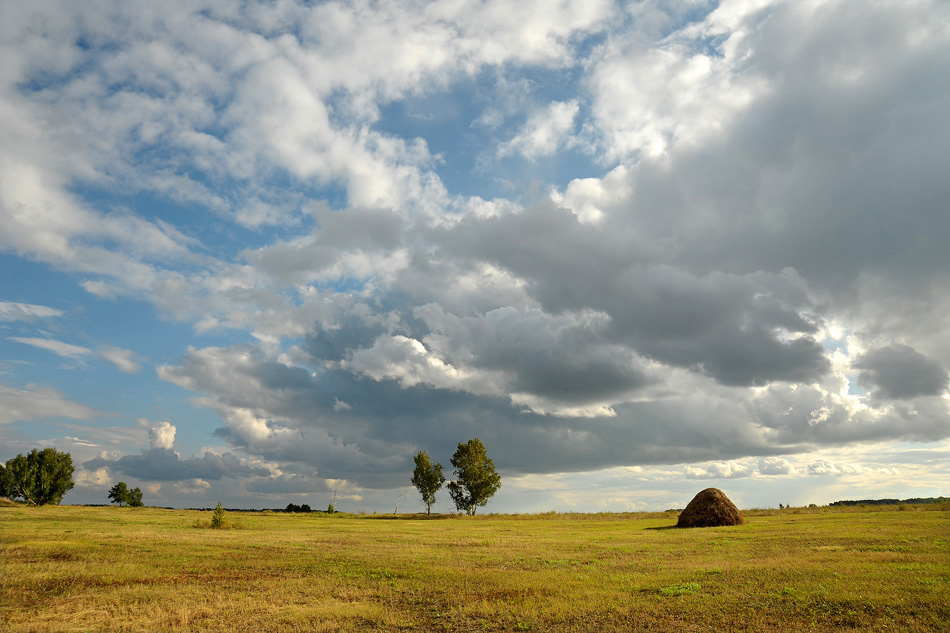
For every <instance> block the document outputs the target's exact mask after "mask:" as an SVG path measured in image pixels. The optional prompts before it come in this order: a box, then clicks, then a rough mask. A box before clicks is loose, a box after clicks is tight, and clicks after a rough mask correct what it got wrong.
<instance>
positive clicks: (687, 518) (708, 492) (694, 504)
mask: <svg viewBox="0 0 950 633" xmlns="http://www.w3.org/2000/svg"><path fill="white" fill-rule="evenodd" d="M741 523H742V514H741V513H740V512H739V508H737V507H736V505H735V504H734V503H733V502H732V501H730V500H729V497H727V496H726V495H725V493H724V492H723V491H722V490H719V489H718V488H706V489H705V490H703V491H702V492H700V493H699V494H698V495H696V496H695V497H693V500H692V501H690V502H689V505H688V506H686V509H685V510H683V511H682V512H681V513H680V518H679V521H677V522H676V527H717V526H720V525H740V524H741Z"/></svg>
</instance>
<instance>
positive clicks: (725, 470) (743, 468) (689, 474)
mask: <svg viewBox="0 0 950 633" xmlns="http://www.w3.org/2000/svg"><path fill="white" fill-rule="evenodd" d="M754 472H755V469H754V468H753V467H752V466H750V465H749V464H743V463H740V462H717V463H714V464H709V465H708V466H706V467H705V468H698V467H695V466H687V467H686V468H685V473H686V478H687V479H736V478H741V477H751V476H752V475H753V473H754Z"/></svg>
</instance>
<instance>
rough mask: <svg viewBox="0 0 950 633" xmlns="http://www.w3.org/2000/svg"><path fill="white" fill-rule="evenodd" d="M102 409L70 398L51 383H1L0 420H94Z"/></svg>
mask: <svg viewBox="0 0 950 633" xmlns="http://www.w3.org/2000/svg"><path fill="white" fill-rule="evenodd" d="M101 415H102V412H100V411H96V410H95V409H93V408H91V407H88V406H86V405H83V404H80V403H78V402H75V401H72V400H67V399H66V398H65V396H64V395H63V394H62V393H61V392H59V391H57V390H56V389H53V388H52V387H40V386H37V385H32V384H31V385H26V388H25V389H18V388H16V387H11V386H9V385H0V424H10V423H12V422H19V421H30V420H39V419H44V418H50V417H61V418H70V419H73V420H92V419H94V418H97V417H99V416H101Z"/></svg>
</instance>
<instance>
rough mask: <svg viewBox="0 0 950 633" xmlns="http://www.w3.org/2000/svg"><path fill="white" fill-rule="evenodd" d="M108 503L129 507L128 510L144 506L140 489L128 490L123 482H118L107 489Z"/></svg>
mask: <svg viewBox="0 0 950 633" xmlns="http://www.w3.org/2000/svg"><path fill="white" fill-rule="evenodd" d="M109 501H111V502H112V503H118V504H119V505H122V506H129V507H130V508H141V507H142V506H144V505H145V503H144V502H143V501H142V490H141V488H138V487H136V488H132V489H131V490H129V487H128V485H126V483H125V482H124V481H120V482H119V483H117V484H116V485H114V486H112V487H111V488H109Z"/></svg>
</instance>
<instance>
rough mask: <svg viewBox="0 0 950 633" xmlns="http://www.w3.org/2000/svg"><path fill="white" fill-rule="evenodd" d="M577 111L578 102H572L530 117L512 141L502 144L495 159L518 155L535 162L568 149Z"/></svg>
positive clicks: (557, 103) (559, 104) (549, 107)
mask: <svg viewBox="0 0 950 633" xmlns="http://www.w3.org/2000/svg"><path fill="white" fill-rule="evenodd" d="M578 110H579V105H578V102H577V100H576V99H572V100H570V101H564V102H556V103H552V104H549V105H548V107H547V108H545V109H544V110H541V111H538V112H535V113H533V114H532V115H531V116H530V117H528V120H527V121H526V122H525V124H524V127H523V128H522V129H521V130H520V131H519V132H518V134H517V135H516V136H515V137H514V138H512V139H511V140H509V141H506V142H505V143H502V145H501V146H500V147H499V148H498V156H499V157H504V156H508V155H510V154H515V153H517V154H521V155H522V156H524V157H525V158H527V159H529V160H534V159H535V158H539V157H542V156H550V155H551V154H553V153H555V152H556V151H558V150H559V149H561V148H564V147H570V145H571V142H570V134H571V131H572V130H573V129H574V119H575V117H577V112H578Z"/></svg>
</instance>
